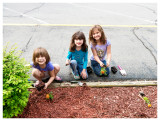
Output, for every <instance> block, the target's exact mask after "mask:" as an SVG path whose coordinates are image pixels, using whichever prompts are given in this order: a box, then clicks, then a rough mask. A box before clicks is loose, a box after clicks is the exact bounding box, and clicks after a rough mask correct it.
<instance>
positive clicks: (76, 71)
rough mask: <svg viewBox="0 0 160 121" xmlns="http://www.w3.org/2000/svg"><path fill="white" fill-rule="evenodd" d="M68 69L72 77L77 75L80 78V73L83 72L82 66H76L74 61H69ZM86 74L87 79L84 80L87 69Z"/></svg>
mask: <svg viewBox="0 0 160 121" xmlns="http://www.w3.org/2000/svg"><path fill="white" fill-rule="evenodd" d="M70 67H71V69H72V72H73V75H75V76H76V75H79V76H80V77H81V72H82V70H83V65H81V64H78V63H77V61H76V60H71V62H70ZM86 74H87V77H86V79H87V78H88V73H87V69H86ZM81 78H82V77H81Z"/></svg>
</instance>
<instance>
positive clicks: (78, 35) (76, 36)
mask: <svg viewBox="0 0 160 121" xmlns="http://www.w3.org/2000/svg"><path fill="white" fill-rule="evenodd" d="M75 39H80V40H81V39H83V44H82V51H83V52H86V51H88V45H87V44H86V38H85V35H84V33H83V32H80V31H78V32H76V33H74V34H73V35H72V39H71V43H70V47H69V51H71V52H74V51H75V49H76V45H75V42H74V40H75Z"/></svg>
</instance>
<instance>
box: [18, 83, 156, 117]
mask: <svg viewBox="0 0 160 121" xmlns="http://www.w3.org/2000/svg"><path fill="white" fill-rule="evenodd" d="M141 90H143V92H144V93H145V94H146V96H147V97H148V98H149V100H150V102H151V104H152V107H151V108H149V107H147V104H145V103H144V101H143V100H142V99H141V98H140V97H139V96H138V94H139V91H141ZM30 91H31V92H32V93H31V94H30V97H29V102H28V104H27V106H26V108H25V109H24V111H23V113H22V114H20V115H18V117H16V118H157V87H156V86H147V87H110V88H90V87H87V86H83V87H74V88H71V87H67V88H61V87H58V88H53V89H51V88H49V89H46V90H41V91H37V90H36V89H30ZM50 92H53V95H54V98H53V100H48V99H46V94H47V93H50Z"/></svg>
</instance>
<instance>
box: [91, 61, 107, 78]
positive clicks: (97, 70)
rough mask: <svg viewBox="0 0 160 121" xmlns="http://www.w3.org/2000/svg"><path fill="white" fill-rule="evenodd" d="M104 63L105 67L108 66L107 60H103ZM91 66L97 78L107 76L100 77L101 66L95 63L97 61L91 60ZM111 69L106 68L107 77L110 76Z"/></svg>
mask: <svg viewBox="0 0 160 121" xmlns="http://www.w3.org/2000/svg"><path fill="white" fill-rule="evenodd" d="M102 62H103V63H104V65H106V60H103V61H102ZM91 66H92V69H93V71H94V73H95V74H96V75H97V76H105V75H100V71H101V66H100V64H99V63H98V62H97V61H95V60H91ZM109 73H110V71H109V67H107V68H106V74H107V75H106V76H109Z"/></svg>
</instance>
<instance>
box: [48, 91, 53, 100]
mask: <svg viewBox="0 0 160 121" xmlns="http://www.w3.org/2000/svg"><path fill="white" fill-rule="evenodd" d="M49 98H50V99H51V100H52V99H53V92H50V93H49Z"/></svg>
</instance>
